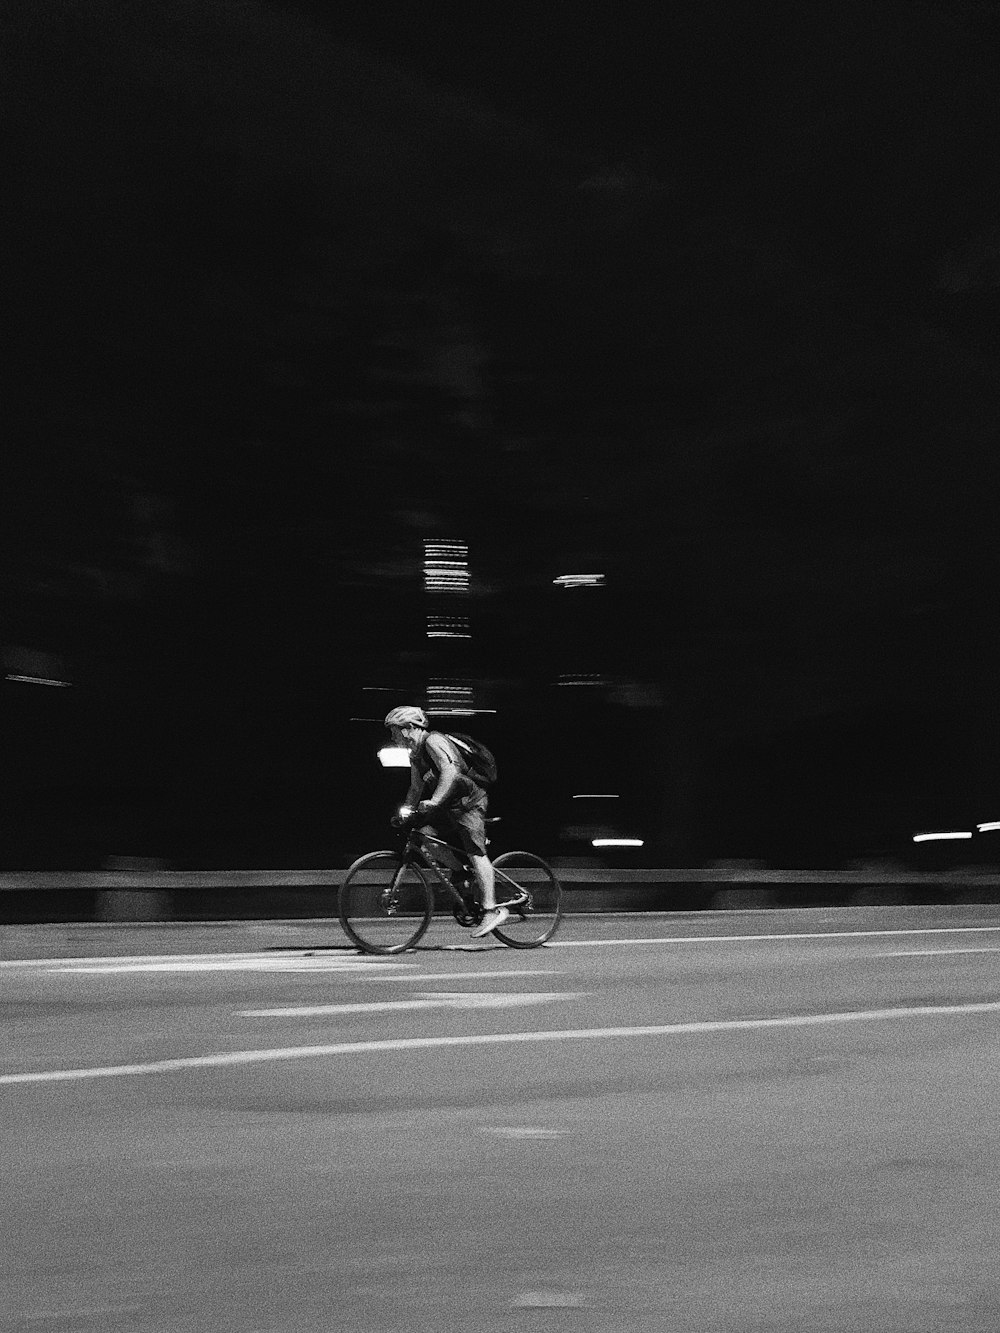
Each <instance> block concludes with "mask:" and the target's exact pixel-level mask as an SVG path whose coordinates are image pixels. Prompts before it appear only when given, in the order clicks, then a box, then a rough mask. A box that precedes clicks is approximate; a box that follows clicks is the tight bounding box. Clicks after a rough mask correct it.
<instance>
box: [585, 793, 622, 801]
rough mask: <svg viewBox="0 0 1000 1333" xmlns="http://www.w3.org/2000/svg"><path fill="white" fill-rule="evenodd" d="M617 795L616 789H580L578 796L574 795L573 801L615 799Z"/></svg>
mask: <svg viewBox="0 0 1000 1333" xmlns="http://www.w3.org/2000/svg"><path fill="white" fill-rule="evenodd" d="M619 799H620V798H619V795H618V793H617V792H616V791H582V792H580V794H579V795H578V796H574V797H573V800H574V801H617V800H619Z"/></svg>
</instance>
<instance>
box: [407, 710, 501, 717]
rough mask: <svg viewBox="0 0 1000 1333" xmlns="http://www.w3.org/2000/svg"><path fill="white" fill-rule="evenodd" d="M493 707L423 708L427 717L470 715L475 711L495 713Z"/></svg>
mask: <svg viewBox="0 0 1000 1333" xmlns="http://www.w3.org/2000/svg"><path fill="white" fill-rule="evenodd" d="M496 711H497V710H496V709H495V708H425V709H424V712H425V713H426V714H427V716H428V717H472V716H473V715H474V714H475V713H495V712H496Z"/></svg>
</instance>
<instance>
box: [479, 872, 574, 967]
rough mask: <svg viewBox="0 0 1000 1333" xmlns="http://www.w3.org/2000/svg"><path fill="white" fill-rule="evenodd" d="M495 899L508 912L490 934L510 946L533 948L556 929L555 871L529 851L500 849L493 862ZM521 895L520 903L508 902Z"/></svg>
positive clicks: (557, 886) (558, 916)
mask: <svg viewBox="0 0 1000 1333" xmlns="http://www.w3.org/2000/svg"><path fill="white" fill-rule="evenodd" d="M493 870H494V873H495V875H496V892H497V902H498V903H501V904H503V905H505V906H508V905H509V906H510V916H509V917H508V918H507V920H506V921H505V922H504V923H503V925H502V926H498V927H497V928H496V930H494V931H493V934H494V935H495V936H496V937H497V939H498V940H503V942H504V944H509V945H510V947H511V948H512V949H537V948H538V946H539V945H540V944H544V943H545V941H546V940H550V939H551V938H552V936H553V935H554V934H555V933H556V930H557V928H558V926H559V921H560V919H561V917H562V885H561V884H560V883H559V880H558V879H557V878H556V874H555V871H554V870H553V869H552V867H551V866H549V865H546V863H545V862H544V861H543V860H542V858H541V857H540V856H535V855H534V854H533V853H532V852H502V853H501V854H500V856H498V857H497V859H496V860H495V861H494V862H493ZM515 895H524V897H525V901H524V902H523V903H521V905H520V906H513V905H510V903H509V900H510V899H511V898H512V897H515Z"/></svg>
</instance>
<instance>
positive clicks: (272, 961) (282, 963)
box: [51, 954, 417, 976]
mask: <svg viewBox="0 0 1000 1333" xmlns="http://www.w3.org/2000/svg"><path fill="white" fill-rule="evenodd" d="M392 965H393V964H390V966H392ZM385 966H386V964H385V963H383V962H379V961H377V960H376V959H374V958H356V959H347V958H286V957H284V956H283V955H276V956H269V955H265V956H263V957H260V956H257V955H252V954H233V955H230V956H221V957H215V958H206V957H202V958H198V959H196V958H184V959H176V958H158V959H155V960H151V961H143V962H122V961H121V960H120V959H119V960H116V961H115V962H113V963H94V962H92V961H91V962H88V963H85V964H84V965H82V966H78V965H74V966H72V967H54V968H52V969H51V970H52V971H53V972H77V973H80V972H90V973H100V974H101V975H102V976H103V975H110V974H111V973H117V972H358V971H368V970H370V969H371V968H380V967H385ZM395 966H396V967H416V966H417V965H416V963H396V964H395Z"/></svg>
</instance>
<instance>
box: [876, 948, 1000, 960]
mask: <svg viewBox="0 0 1000 1333" xmlns="http://www.w3.org/2000/svg"><path fill="white" fill-rule="evenodd" d="M949 953H1000V947H997V946H996V945H984V946H980V947H979V948H970V949H893V950H891V952H889V953H875V954H872V957H873V958H937V957H939V956H940V955H941V954H949Z"/></svg>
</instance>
